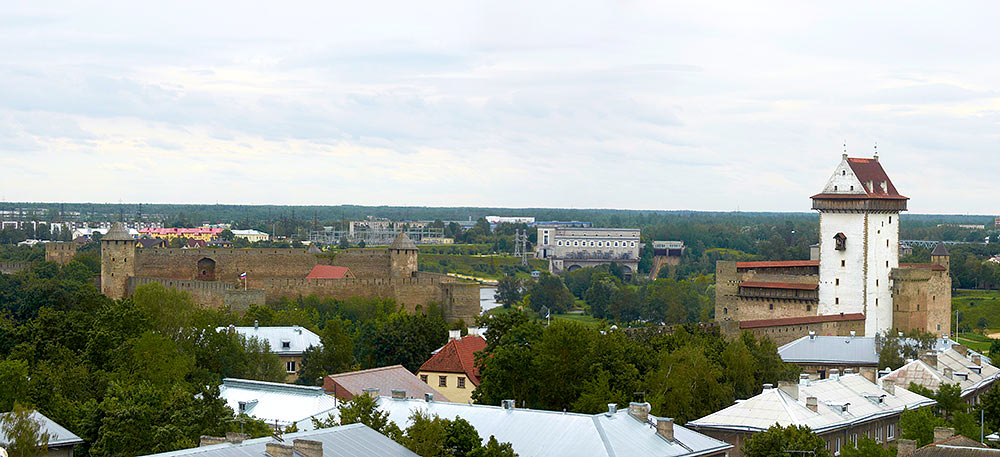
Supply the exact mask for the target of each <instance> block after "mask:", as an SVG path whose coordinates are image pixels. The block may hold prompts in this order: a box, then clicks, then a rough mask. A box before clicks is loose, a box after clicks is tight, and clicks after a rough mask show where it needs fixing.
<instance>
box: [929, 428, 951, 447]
mask: <svg viewBox="0 0 1000 457" xmlns="http://www.w3.org/2000/svg"><path fill="white" fill-rule="evenodd" d="M953 436H955V429H953V428H951V427H934V442H935V443H937V442H939V441H944V440H946V439H948V438H951V437H953Z"/></svg>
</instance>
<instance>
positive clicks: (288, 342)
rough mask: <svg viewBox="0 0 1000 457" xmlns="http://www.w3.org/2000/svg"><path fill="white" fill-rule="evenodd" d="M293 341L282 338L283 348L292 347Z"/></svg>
mask: <svg viewBox="0 0 1000 457" xmlns="http://www.w3.org/2000/svg"><path fill="white" fill-rule="evenodd" d="M291 348H292V342H291V341H289V340H281V349H291Z"/></svg>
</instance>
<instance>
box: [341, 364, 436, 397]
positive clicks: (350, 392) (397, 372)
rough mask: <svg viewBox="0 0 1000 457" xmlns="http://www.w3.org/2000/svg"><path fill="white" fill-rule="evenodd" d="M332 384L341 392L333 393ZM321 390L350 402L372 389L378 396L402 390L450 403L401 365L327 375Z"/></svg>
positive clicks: (413, 395) (407, 393) (412, 394)
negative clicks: (432, 396) (376, 391)
mask: <svg viewBox="0 0 1000 457" xmlns="http://www.w3.org/2000/svg"><path fill="white" fill-rule="evenodd" d="M333 383H336V384H337V386H338V387H337V389H342V390H341V391H338V392H334V385H333ZM323 388H324V389H326V391H327V393H329V394H330V395H336V396H337V397H339V398H343V399H345V400H350V399H351V397H353V396H354V395H360V394H361V393H363V392H364V390H365V389H369V388H372V389H378V390H379V395H390V394H392V390H393V389H402V390H405V391H406V395H407V396H409V397H412V398H424V394H433V395H434V399H435V400H438V401H450V400H448V397H446V396H445V395H444V394H442V393H440V392H438V391H436V390H434V388H432V387H431V386H429V385H427V383H425V382H423V381H421V380H420V378H417V377H416V376H414V375H413V373H410V371H409V370H407V369H406V368H404V367H403V366H402V365H393V366H390V367H381V368H372V369H370V370H361V371H353V372H350V373H339V374H333V375H329V376H327V377H326V378H324V379H323ZM345 394H347V395H345Z"/></svg>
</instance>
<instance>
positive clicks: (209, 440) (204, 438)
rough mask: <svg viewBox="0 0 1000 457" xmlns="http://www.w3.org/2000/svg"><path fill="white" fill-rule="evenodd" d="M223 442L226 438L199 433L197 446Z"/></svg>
mask: <svg viewBox="0 0 1000 457" xmlns="http://www.w3.org/2000/svg"><path fill="white" fill-rule="evenodd" d="M225 442H226V439H225V438H222V437H219V436H208V435H201V440H200V441H198V447H203V446H212V445H214V444H222V443H225Z"/></svg>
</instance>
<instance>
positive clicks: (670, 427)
mask: <svg viewBox="0 0 1000 457" xmlns="http://www.w3.org/2000/svg"><path fill="white" fill-rule="evenodd" d="M656 434H657V435H660V436H662V437H664V438H666V440H667V441H673V440H674V420H673V419H671V418H668V417H661V418H658V419H656Z"/></svg>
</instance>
